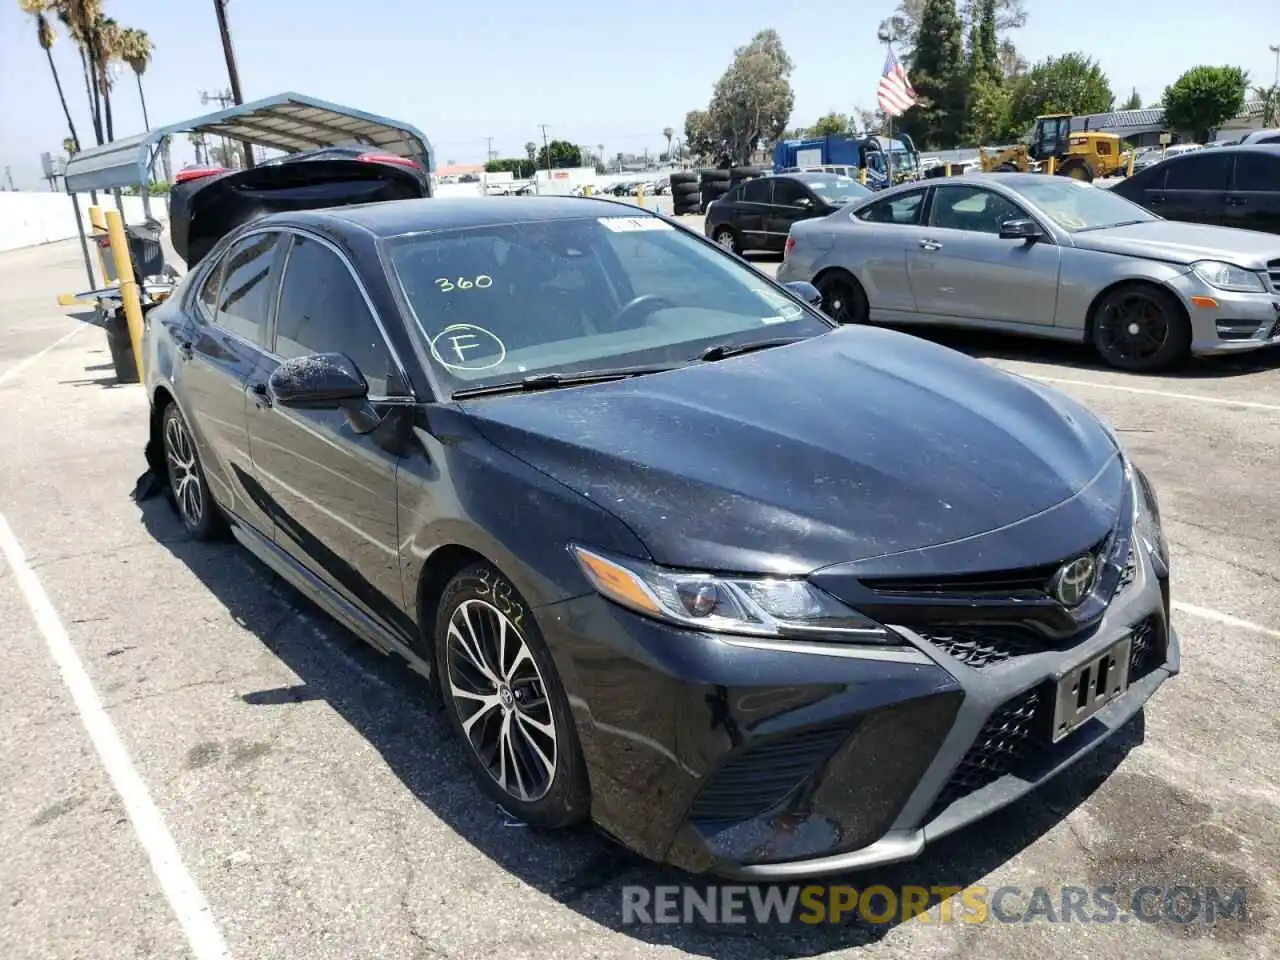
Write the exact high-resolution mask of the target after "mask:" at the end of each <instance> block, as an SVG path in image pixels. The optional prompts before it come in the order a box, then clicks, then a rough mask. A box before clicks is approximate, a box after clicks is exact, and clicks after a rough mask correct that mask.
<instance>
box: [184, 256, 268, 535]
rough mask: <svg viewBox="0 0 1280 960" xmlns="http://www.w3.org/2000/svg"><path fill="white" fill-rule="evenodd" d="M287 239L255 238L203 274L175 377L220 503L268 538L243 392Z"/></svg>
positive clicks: (263, 335) (260, 347) (255, 364)
mask: <svg viewBox="0 0 1280 960" xmlns="http://www.w3.org/2000/svg"><path fill="white" fill-rule="evenodd" d="M285 239H286V238H285V237H284V236H283V235H282V234H280V233H277V232H263V233H254V234H250V235H249V236H247V237H244V238H242V239H241V240H239V241H237V242H236V243H235V244H234V245H233V246H231V248H230V249H228V250H227V251H226V252H225V254H224V255H223V256H222V257H221V258H220V259H219V261H218V263H217V264H216V265H214V267H213V269H212V270H210V271H209V272H208V274H206V276H205V277H204V279H203V281H202V285H201V286H200V287H199V289H198V290H197V293H196V295H195V297H194V298H193V302H192V309H191V311H190V312H191V313H192V314H193V315H194V316H195V318H196V319H197V323H196V325H195V326H194V327H193V328H192V330H191V334H192V336H191V340H190V342H189V344H187V345H186V348H185V349H184V350H183V356H184V358H185V359H184V360H183V362H182V367H181V370H180V371H179V372H178V373H176V374H175V377H174V380H175V383H177V384H178V385H179V388H180V395H179V400H180V401H181V402H182V407H183V412H184V413H185V414H186V415H187V418H188V422H189V423H191V425H192V427H193V428H194V429H195V433H196V442H197V443H198V444H200V447H201V449H200V453H201V459H202V462H203V463H204V467H205V474H206V477H207V479H208V481H209V484H210V486H211V487H212V488H213V492H214V495H215V496H216V497H217V499H218V502H219V503H221V504H223V505H224V506H226V507H227V508H228V509H230V510H231V511H232V512H233V513H234V514H235V515H236V516H237V517H238V518H239V519H241V520H242V521H244V522H245V523H248V524H249V525H250V526H252V527H254V528H256V529H257V530H258V532H259V533H261V534H262V535H263V536H264V537H267V538H268V539H269V538H270V537H271V531H272V523H271V518H270V516H269V515H268V514H267V513H266V512H265V511H263V509H262V508H261V505H260V504H259V502H258V497H257V496H256V483H255V479H254V473H253V462H252V456H251V452H250V446H249V435H248V431H247V422H246V406H245V387H246V384H247V383H248V381H249V379H250V378H251V377H252V376H253V374H254V373H255V371H258V370H260V369H261V367H262V365H263V363H265V361H266V356H267V351H266V343H267V330H268V319H269V316H270V312H271V304H272V302H273V299H274V296H275V291H276V284H277V283H278V281H279V277H280V261H281V253H282V249H283V241H284V240H285Z"/></svg>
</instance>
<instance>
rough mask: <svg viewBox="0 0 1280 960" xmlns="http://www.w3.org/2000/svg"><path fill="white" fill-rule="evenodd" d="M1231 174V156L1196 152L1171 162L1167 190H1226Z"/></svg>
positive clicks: (1166, 177)
mask: <svg viewBox="0 0 1280 960" xmlns="http://www.w3.org/2000/svg"><path fill="white" fill-rule="evenodd" d="M1230 172H1231V156H1230V155H1229V154H1226V153H1219V152H1217V151H1214V150H1211V151H1209V152H1207V153H1205V152H1201V151H1198V150H1197V151H1196V152H1195V153H1194V154H1186V155H1185V156H1182V157H1179V158H1178V159H1176V160H1171V161H1169V171H1168V173H1167V174H1166V175H1165V182H1164V188H1165V189H1166V190H1225V189H1227V177H1228V176H1229V175H1230Z"/></svg>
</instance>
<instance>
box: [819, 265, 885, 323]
mask: <svg viewBox="0 0 1280 960" xmlns="http://www.w3.org/2000/svg"><path fill="white" fill-rule="evenodd" d="M814 286H816V287H817V288H818V292H819V293H821V294H822V312H823V313H825V314H826V315H827V316H829V317H830V318H831V319H832V320H834V321H835V322H836V323H839V324H841V325H846V324H853V323H866V322H867V321H868V320H869V319H870V318H871V305H870V304H869V303H868V302H867V292H866V291H865V290H863V289H862V284H860V283H859V282H858V280H857V278H856V277H854V276H853V275H852V274H850V273H846V272H845V271H843V270H832V271H830V272H829V273H824V274H823V275H822V276H820V277H818V281H817V283H815V284H814Z"/></svg>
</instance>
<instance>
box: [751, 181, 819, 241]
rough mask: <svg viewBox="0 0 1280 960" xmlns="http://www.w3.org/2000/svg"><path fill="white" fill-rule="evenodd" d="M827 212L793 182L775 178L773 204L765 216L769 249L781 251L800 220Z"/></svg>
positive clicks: (810, 194)
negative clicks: (788, 235) (792, 229)
mask: <svg viewBox="0 0 1280 960" xmlns="http://www.w3.org/2000/svg"><path fill="white" fill-rule="evenodd" d="M829 212H830V208H828V207H826V206H825V205H823V204H820V203H819V202H818V198H817V197H815V196H814V195H813V194H812V193H810V192H809V191H808V190H806V189H805V188H804V187H803V186H802V185H801V184H799V183H797V182H796V181H795V180H788V179H786V178H785V177H778V178H776V179H775V180H774V181H773V202H772V203H771V204H770V205H769V208H768V212H767V213H766V214H765V225H764V226H765V230H766V231H767V233H768V235H769V249H771V250H782V249H783V248H784V247H785V246H786V244H787V234H789V233H790V232H791V228H792V227H793V226H794V225H795V224H797V223H799V222H800V221H801V220H808V219H810V218H812V217H817V216H820V215H822V214H823V213H829Z"/></svg>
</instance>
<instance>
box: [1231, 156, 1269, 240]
mask: <svg viewBox="0 0 1280 960" xmlns="http://www.w3.org/2000/svg"><path fill="white" fill-rule="evenodd" d="M1235 160H1236V167H1235V178H1234V180H1233V182H1232V187H1231V192H1230V193H1228V194H1227V204H1226V211H1225V223H1226V225H1227V226H1229V227H1243V228H1244V229H1246V230H1263V231H1266V232H1268V233H1280V151H1277V152H1275V153H1272V152H1270V151H1263V150H1238V151H1236V154H1235Z"/></svg>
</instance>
